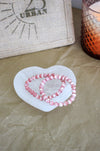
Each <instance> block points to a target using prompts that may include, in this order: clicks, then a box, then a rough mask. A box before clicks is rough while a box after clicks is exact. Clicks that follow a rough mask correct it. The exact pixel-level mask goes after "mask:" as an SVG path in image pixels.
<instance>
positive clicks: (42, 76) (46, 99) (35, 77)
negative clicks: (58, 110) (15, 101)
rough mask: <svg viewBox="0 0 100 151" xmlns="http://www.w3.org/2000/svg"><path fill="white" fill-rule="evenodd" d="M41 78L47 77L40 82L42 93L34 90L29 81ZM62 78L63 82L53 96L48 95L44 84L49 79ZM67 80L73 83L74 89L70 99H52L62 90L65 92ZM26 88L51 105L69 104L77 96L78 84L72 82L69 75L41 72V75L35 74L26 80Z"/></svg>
mask: <svg viewBox="0 0 100 151" xmlns="http://www.w3.org/2000/svg"><path fill="white" fill-rule="evenodd" d="M39 78H45V79H43V81H42V82H41V83H40V86H39V90H40V95H39V94H37V93H36V92H34V91H33V90H32V89H31V88H30V87H29V83H30V82H31V81H32V80H35V79H39ZM53 79H55V80H57V79H58V80H60V81H61V82H62V84H61V87H60V89H59V90H58V91H57V92H56V93H54V94H53V95H51V96H46V94H45V93H44V86H45V84H46V83H47V82H48V81H49V80H53ZM66 82H68V83H69V84H70V85H71V89H72V95H71V97H70V98H69V99H68V101H65V102H60V103H58V102H54V101H52V98H55V97H57V96H59V95H60V94H61V93H62V92H63V89H64V88H65V86H66ZM25 89H26V90H27V91H28V92H29V93H30V94H31V95H33V96H34V97H36V98H37V99H40V100H41V101H45V102H46V103H49V104H50V105H55V106H60V107H62V106H67V105H68V104H71V103H72V102H73V101H74V100H75V97H76V85H74V83H73V82H72V80H71V79H69V78H68V77H67V76H64V75H63V76H61V75H56V74H54V73H53V74H46V73H44V74H40V75H35V76H32V77H31V78H29V79H28V80H27V81H26V82H25Z"/></svg>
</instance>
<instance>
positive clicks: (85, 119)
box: [0, 9, 100, 151]
mask: <svg viewBox="0 0 100 151" xmlns="http://www.w3.org/2000/svg"><path fill="white" fill-rule="evenodd" d="M73 14H74V25H75V35H76V42H75V43H74V44H73V45H70V46H66V47H62V48H56V49H52V50H45V51H41V52H36V53H32V54H27V55H21V56H17V57H11V58H6V59H2V60H0V151H47V150H48V151H99V150H100V61H99V60H96V59H93V58H91V57H90V56H88V55H87V54H86V53H84V51H83V50H82V48H81V46H80V18H81V11H80V10H77V9H73ZM53 65H64V66H66V67H69V68H70V69H71V70H73V72H74V73H75V75H76V78H77V97H76V101H75V102H74V103H73V104H72V105H69V106H68V107H63V108H57V109H55V110H53V111H51V112H49V113H44V112H41V111H39V110H37V109H35V108H33V107H31V106H30V105H28V104H26V103H24V102H23V101H22V100H21V99H20V98H19V97H18V96H17V95H16V93H15V91H14V88H13V79H14V76H15V75H16V73H17V72H18V71H20V70H21V69H23V68H26V67H29V66H40V67H43V68H47V67H50V66H53Z"/></svg>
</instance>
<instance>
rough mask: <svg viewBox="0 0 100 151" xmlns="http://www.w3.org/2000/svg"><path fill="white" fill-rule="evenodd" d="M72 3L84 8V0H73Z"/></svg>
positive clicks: (74, 5) (76, 6)
mask: <svg viewBox="0 0 100 151" xmlns="http://www.w3.org/2000/svg"><path fill="white" fill-rule="evenodd" d="M72 5H73V7H75V8H80V9H81V8H82V0H72Z"/></svg>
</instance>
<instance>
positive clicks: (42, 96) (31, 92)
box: [24, 73, 65, 103]
mask: <svg viewBox="0 0 100 151" xmlns="http://www.w3.org/2000/svg"><path fill="white" fill-rule="evenodd" d="M49 77H50V79H51V80H52V78H53V77H55V79H57V78H56V76H55V74H46V73H44V74H40V75H35V76H32V77H31V78H28V80H27V81H26V82H25V85H24V86H25V89H26V90H27V91H28V92H29V93H30V94H31V95H33V96H34V97H36V98H37V99H40V100H41V101H43V100H44V101H45V100H46V101H47V98H49V99H52V98H54V97H56V95H57V96H59V95H60V93H62V91H63V89H64V88H65V82H63V79H62V80H61V81H62V84H61V87H60V89H59V90H58V92H56V93H54V94H53V95H52V96H49V97H46V96H44V95H43V94H42V95H41V96H40V95H39V94H37V93H36V92H35V91H34V90H32V89H31V88H30V87H29V83H30V82H32V80H35V79H40V78H48V79H49ZM44 80H45V79H44ZM44 80H43V81H44ZM46 80H47V79H46ZM39 88H40V94H41V92H42V90H41V88H42V85H41V84H40V86H39ZM48 103H49V102H48Z"/></svg>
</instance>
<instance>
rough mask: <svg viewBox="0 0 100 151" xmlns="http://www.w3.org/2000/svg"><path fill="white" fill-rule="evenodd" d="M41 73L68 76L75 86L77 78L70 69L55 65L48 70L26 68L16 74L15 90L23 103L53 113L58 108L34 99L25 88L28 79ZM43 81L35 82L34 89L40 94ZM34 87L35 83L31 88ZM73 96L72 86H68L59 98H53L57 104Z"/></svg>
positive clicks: (34, 67)
mask: <svg viewBox="0 0 100 151" xmlns="http://www.w3.org/2000/svg"><path fill="white" fill-rule="evenodd" d="M41 73H55V74H59V75H64V76H68V78H70V79H71V80H72V81H73V83H74V84H75V85H76V77H75V75H74V73H73V72H72V71H71V70H70V69H69V68H67V67H65V66H60V65H55V66H52V67H49V68H47V69H44V68H40V67H36V66H33V67H28V68H25V69H23V70H21V71H19V72H18V73H17V74H16V76H15V78H14V89H15V91H16V93H17V95H18V96H19V97H20V98H21V99H22V100H23V101H25V102H26V103H28V104H30V105H31V106H33V107H35V108H37V109H39V110H41V111H44V112H49V111H52V110H53V109H55V108H56V106H51V105H49V104H48V103H46V102H44V101H40V100H38V99H37V98H35V97H33V96H32V95H31V94H30V93H29V92H28V91H26V90H25V87H24V84H25V81H26V80H27V79H28V78H30V77H32V76H33V75H37V74H41ZM41 80H42V79H40V80H36V81H34V89H35V91H36V92H37V93H38V92H39V85H40V83H41ZM32 85H33V83H32V84H31V87H32ZM58 85H59V83H58ZM56 88H57V84H55V89H56ZM48 89H49V88H48ZM52 89H53V88H52ZM52 89H51V91H52ZM49 91H50V90H49ZM71 94H72V90H71V86H70V84H67V85H66V87H65V88H64V90H63V92H62V93H61V94H60V95H59V96H57V97H55V98H53V100H54V101H56V102H64V101H66V100H67V99H68V98H69V97H70V96H71Z"/></svg>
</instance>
